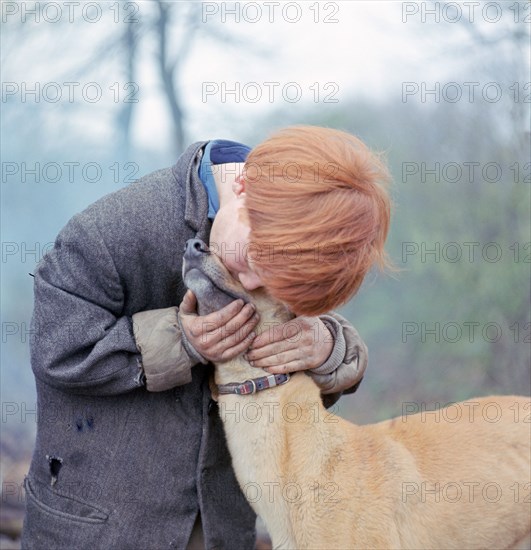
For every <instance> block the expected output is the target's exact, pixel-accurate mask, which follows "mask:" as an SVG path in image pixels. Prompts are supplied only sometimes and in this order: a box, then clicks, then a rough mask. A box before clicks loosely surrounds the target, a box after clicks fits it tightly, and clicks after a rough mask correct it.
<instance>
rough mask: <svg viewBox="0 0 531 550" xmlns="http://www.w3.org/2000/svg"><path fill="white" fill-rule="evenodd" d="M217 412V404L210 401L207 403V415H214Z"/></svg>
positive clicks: (212, 400)
mask: <svg viewBox="0 0 531 550" xmlns="http://www.w3.org/2000/svg"><path fill="white" fill-rule="evenodd" d="M217 412H218V402H217V401H214V399H211V400H210V401H209V402H208V414H215V413H217Z"/></svg>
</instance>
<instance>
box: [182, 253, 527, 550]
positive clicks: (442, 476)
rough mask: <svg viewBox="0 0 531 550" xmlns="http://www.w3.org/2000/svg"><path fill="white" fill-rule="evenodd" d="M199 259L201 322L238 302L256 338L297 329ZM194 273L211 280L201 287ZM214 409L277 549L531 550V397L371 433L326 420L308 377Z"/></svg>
mask: <svg viewBox="0 0 531 550" xmlns="http://www.w3.org/2000/svg"><path fill="white" fill-rule="evenodd" d="M201 252H202V254H203V256H198V257H197V258H195V257H194V258H192V257H188V258H187V256H186V254H185V263H186V264H187V266H186V267H185V272H187V274H188V275H189V276H188V277H186V276H185V282H186V284H187V285H188V286H190V287H191V288H192V290H193V291H194V292H195V293H196V296H197V298H198V302H199V306H200V310H199V311H200V313H201V314H204V313H206V312H208V311H214V310H216V309H219V307H222V305H225V303H226V302H227V301H230V300H232V299H234V298H235V297H242V298H244V299H246V300H252V301H253V302H254V303H255V305H256V306H257V310H258V311H259V313H260V316H261V318H260V319H261V320H260V325H259V326H258V327H257V329H256V330H257V333H259V332H260V331H261V330H264V329H265V328H266V327H270V326H271V324H272V323H283V322H286V321H287V320H289V319H290V314H289V312H288V311H287V310H286V309H285V308H284V307H283V306H282V305H281V304H278V303H275V302H274V301H272V300H271V299H270V298H269V297H268V296H267V294H266V293H265V292H264V291H255V292H253V293H252V294H251V295H250V294H248V293H246V292H245V291H243V289H242V288H241V287H240V285H239V284H238V283H237V282H236V281H234V279H232V277H231V276H230V275H229V274H228V272H227V271H226V270H225V269H224V267H223V266H222V264H221V263H220V261H219V259H217V258H216V257H215V256H214V255H211V254H209V253H208V252H206V251H205V250H202V251H201ZM187 254H188V251H187ZM192 265H193V266H194V267H195V268H196V269H197V270H199V271H200V272H202V273H203V274H206V277H199V279H200V284H194V280H195V281H196V282H197V275H198V272H196V273H191V271H192V269H191V266H192ZM198 266H199V267H198ZM209 281H210V284H209ZM211 281H215V284H211ZM194 286H195V288H194ZM223 295H224V296H223ZM202 304H203V306H202ZM201 307H203V311H201ZM262 375H263V373H260V372H257V369H254V368H253V367H251V366H250V365H249V364H248V363H247V361H245V360H244V359H243V357H238V358H236V359H234V360H231V361H227V362H222V363H218V364H216V375H215V377H216V380H215V381H216V384H218V385H220V384H227V383H231V382H243V381H245V380H248V379H252V378H256V377H258V376H262ZM218 399H219V409H220V415H221V418H222V420H223V422H224V426H225V432H226V436H227V441H228V446H229V450H230V453H231V456H232V460H233V466H234V470H235V473H236V477H237V478H238V481H239V483H240V486H241V488H242V490H243V491H244V494H245V495H246V497H247V498H248V500H249V502H250V503H251V505H252V506H253V508H254V510H255V511H256V513H257V514H258V515H259V516H260V517H261V518H262V519H263V520H264V522H265V524H266V527H267V529H268V531H269V533H270V535H271V537H272V541H273V546H274V548H291V549H293V548H297V549H299V548H319V549H323V548H341V549H343V548H364V549H367V548H378V549H384V548H404V549H406V548H407V549H420V548H422V549H424V548H434V549H435V548H437V549H440V548H445V549H451V548H455V549H460V550H461V549H464V548H493V549H502V548H514V549H516V548H518V549H520V548H522V549H523V548H529V544H530V543H531V539H530V533H531V500H530V499H531V497H530V493H531V483H530V477H531V440H530V435H531V423H530V414H531V410H530V400H529V398H524V397H513V396H494V397H487V398H481V399H474V400H470V401H467V402H464V403H461V404H455V405H453V406H452V408H451V409H450V408H449V409H447V414H441V412H440V411H439V413H436V412H431V413H425V414H416V415H411V416H405V417H399V418H395V419H393V420H388V421H385V422H380V423H378V424H373V425H369V426H356V425H354V424H351V423H349V422H347V421H345V420H343V419H342V418H339V417H337V416H335V415H332V414H330V413H329V412H327V411H326V409H325V408H324V407H323V405H322V403H321V397H320V392H319V389H318V387H317V386H316V385H315V383H314V382H313V381H312V379H311V378H310V377H309V376H307V375H306V374H304V373H296V374H294V375H293V376H292V378H291V380H290V381H289V382H288V383H286V384H284V385H281V386H277V387H275V388H271V389H268V390H265V391H261V392H258V393H255V394H251V395H243V396H242V395H234V394H226V395H221V394H220V395H219V396H218Z"/></svg>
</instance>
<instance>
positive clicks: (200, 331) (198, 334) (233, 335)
mask: <svg viewBox="0 0 531 550" xmlns="http://www.w3.org/2000/svg"><path fill="white" fill-rule="evenodd" d="M179 316H180V320H181V326H182V329H183V330H184V332H185V335H186V337H187V338H188V341H189V343H190V344H191V345H192V346H193V347H194V349H195V350H196V351H197V352H198V353H200V354H201V355H202V356H203V357H204V358H205V359H208V360H209V361H225V360H227V359H232V358H234V357H236V356H237V355H239V354H240V353H242V352H244V351H245V350H246V349H247V348H248V347H249V345H250V344H251V342H252V340H253V338H254V337H255V336H256V334H255V333H254V332H252V330H253V329H254V327H255V326H256V325H257V323H258V321H259V318H260V317H259V315H258V313H256V308H255V306H254V305H253V304H246V305H245V304H244V301H243V300H241V299H239V300H235V301H234V302H231V303H230V304H228V305H227V306H225V307H224V308H222V309H220V310H219V311H214V312H213V313H209V314H208V315H202V316H201V315H198V314H197V298H196V297H195V295H194V293H193V292H192V291H191V290H188V291H187V292H186V294H185V295H184V298H183V301H182V302H181V305H180V306H179Z"/></svg>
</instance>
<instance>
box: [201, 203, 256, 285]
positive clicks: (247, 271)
mask: <svg viewBox="0 0 531 550" xmlns="http://www.w3.org/2000/svg"><path fill="white" fill-rule="evenodd" d="M244 197H245V195H244V194H243V193H238V194H237V196H235V197H234V199H233V200H231V201H229V202H228V203H227V204H224V205H223V206H221V208H220V209H219V211H218V213H217V214H216V217H215V218H214V222H213V223H212V230H211V232H210V250H211V251H212V252H214V253H215V254H217V255H218V256H219V257H220V258H221V261H222V262H223V263H224V264H225V266H226V267H227V269H228V270H229V271H230V272H231V274H232V276H233V277H234V278H235V279H237V280H238V281H240V283H241V284H242V286H243V287H244V288H245V289H246V290H254V289H256V288H259V287H261V286H263V282H262V279H261V278H260V275H259V274H258V273H257V271H256V267H255V265H254V264H253V262H252V259H251V258H250V255H249V253H248V252H249V249H250V247H249V243H250V240H249V233H250V226H249V221H248V217H247V212H246V210H245V205H244Z"/></svg>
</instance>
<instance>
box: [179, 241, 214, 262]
mask: <svg viewBox="0 0 531 550" xmlns="http://www.w3.org/2000/svg"><path fill="white" fill-rule="evenodd" d="M208 253H209V250H208V246H207V245H206V244H205V243H204V242H203V241H202V240H201V239H188V240H187V241H186V245H185V246H184V254H185V256H187V257H188V258H198V257H200V256H202V255H203V254H208Z"/></svg>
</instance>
